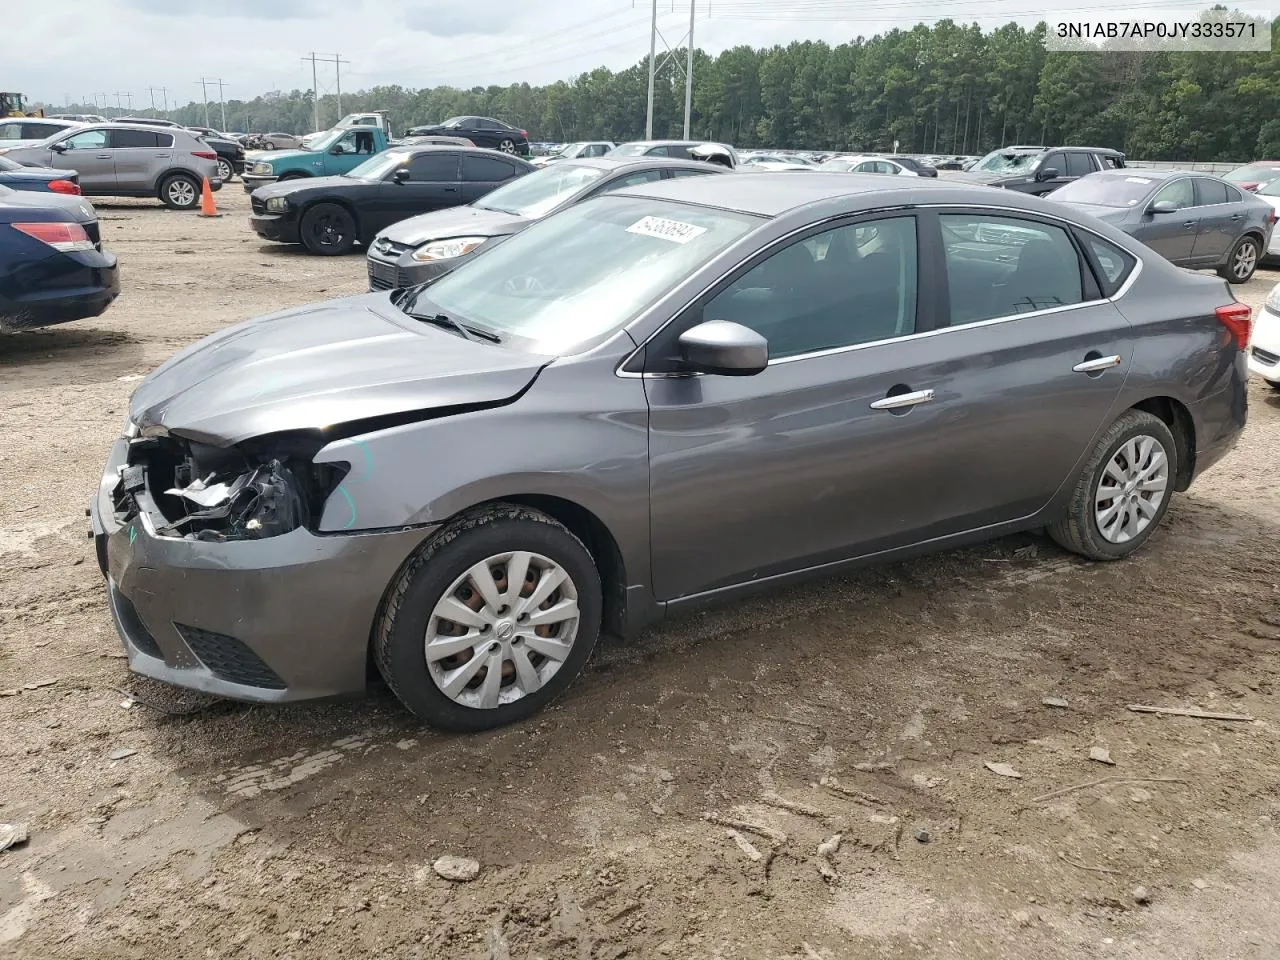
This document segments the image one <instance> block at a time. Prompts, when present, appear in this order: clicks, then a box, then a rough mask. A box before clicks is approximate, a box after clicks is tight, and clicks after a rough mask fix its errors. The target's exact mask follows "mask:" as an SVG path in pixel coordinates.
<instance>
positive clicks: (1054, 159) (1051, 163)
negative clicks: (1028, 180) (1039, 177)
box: [1039, 151, 1067, 177]
mask: <svg viewBox="0 0 1280 960" xmlns="http://www.w3.org/2000/svg"><path fill="white" fill-rule="evenodd" d="M1050 167H1053V169H1055V170H1057V171H1058V176H1060V177H1065V176H1066V175H1067V155H1066V154H1065V153H1062V152H1060V151H1059V152H1056V153H1051V154H1049V155H1048V156H1046V157H1045V158H1044V163H1042V164H1040V168H1039V169H1041V170H1048V169H1049V168H1050Z"/></svg>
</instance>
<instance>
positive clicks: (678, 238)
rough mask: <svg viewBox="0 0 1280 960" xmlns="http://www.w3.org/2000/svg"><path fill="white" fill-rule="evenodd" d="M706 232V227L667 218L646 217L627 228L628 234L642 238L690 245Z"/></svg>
mask: <svg viewBox="0 0 1280 960" xmlns="http://www.w3.org/2000/svg"><path fill="white" fill-rule="evenodd" d="M706 232H707V228H706V227H699V226H696V225H695V224H692V223H681V222H680V221H679V220H667V219H666V218H665V217H644V218H643V219H641V220H637V221H636V222H635V223H633V224H632V225H631V226H629V227H627V233H638V234H639V235H640V236H642V237H657V238H658V239H660V240H670V241H671V242H672V243H688V242H689V241H690V240H693V239H694V238H696V237H700V236H702V235H703V234H704V233H706Z"/></svg>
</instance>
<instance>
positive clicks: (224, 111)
mask: <svg viewBox="0 0 1280 960" xmlns="http://www.w3.org/2000/svg"><path fill="white" fill-rule="evenodd" d="M209 82H210V83H216V84H217V85H218V106H219V107H221V108H222V126H221V127H220V128H219V129H221V130H226V129H227V101H226V100H225V99H223V96H222V88H223V87H224V86H226V84H224V83H223V82H222V78H221V77H219V78H218V79H217V80H210V81H209ZM208 125H209V124H207V123H206V124H205V126H206V127H207V126H208Z"/></svg>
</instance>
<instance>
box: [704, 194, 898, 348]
mask: <svg viewBox="0 0 1280 960" xmlns="http://www.w3.org/2000/svg"><path fill="white" fill-rule="evenodd" d="M702 318H703V319H704V320H731V321H733V322H735V323H740V324H742V325H744V326H747V327H750V328H751V329H752V330H755V331H756V332H757V333H759V334H760V335H761V336H763V337H764V338H765V339H766V340H768V341H769V358H770V359H771V360H778V359H782V358H784V357H794V356H799V355H802V354H806V353H814V352H817V351H820V350H831V349H834V348H838V347H847V346H852V345H854V344H858V343H871V342H873V341H876V340H888V339H891V338H893V337H901V336H905V335H906V334H909V333H914V332H915V329H916V221H915V218H914V217H894V218H891V219H886V220H876V221H872V222H870V223H867V222H863V223H858V224H851V225H848V226H843V227H837V228H835V229H834V230H828V231H826V232H824V233H820V234H816V235H814V236H812V237H809V238H808V239H806V240H801V241H797V242H795V243H792V244H791V245H790V246H787V247H785V248H783V249H782V250H780V251H778V252H777V253H775V254H773V255H772V256H770V257H769V258H768V259H767V260H764V261H762V262H761V263H758V264H757V265H756V266H754V267H752V268H751V269H750V270H749V271H747V273H745V274H743V275H742V276H741V277H739V278H738V279H737V280H735V281H734V282H733V283H731V284H730V285H729V286H728V287H726V288H725V289H724V290H722V291H721V292H720V293H718V294H716V296H715V297H714V298H712V299H711V300H710V301H709V302H708V303H707V304H706V306H705V307H704V308H703V310H702Z"/></svg>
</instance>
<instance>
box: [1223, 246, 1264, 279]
mask: <svg viewBox="0 0 1280 960" xmlns="http://www.w3.org/2000/svg"><path fill="white" fill-rule="evenodd" d="M1261 253H1262V251H1261V248H1260V247H1259V245H1258V241H1257V240H1256V239H1255V238H1254V237H1241V238H1240V239H1239V240H1237V241H1236V245H1235V246H1234V247H1232V248H1231V253H1230V254H1229V255H1228V256H1227V262H1226V263H1225V264H1224V265H1223V266H1221V267H1219V268H1218V276H1220V277H1222V279H1223V280H1226V281H1227V282H1228V283H1248V282H1249V280H1251V279H1252V278H1253V273H1254V271H1255V270H1257V269H1258V258H1259V257H1260V256H1261Z"/></svg>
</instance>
